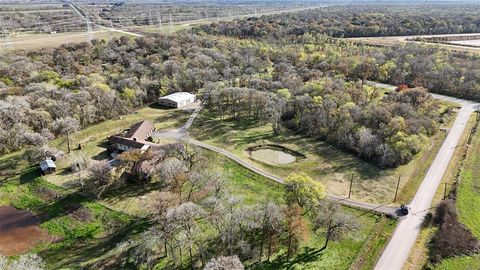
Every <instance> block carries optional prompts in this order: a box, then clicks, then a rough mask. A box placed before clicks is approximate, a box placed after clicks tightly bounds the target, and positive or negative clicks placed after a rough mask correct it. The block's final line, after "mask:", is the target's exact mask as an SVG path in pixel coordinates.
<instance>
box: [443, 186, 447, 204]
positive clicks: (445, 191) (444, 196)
mask: <svg viewBox="0 0 480 270" xmlns="http://www.w3.org/2000/svg"><path fill="white" fill-rule="evenodd" d="M447 185H448V183H445V188H444V189H443V199H444V200H445V199H446V198H447Z"/></svg>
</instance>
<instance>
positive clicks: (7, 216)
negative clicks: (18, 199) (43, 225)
mask: <svg viewBox="0 0 480 270" xmlns="http://www.w3.org/2000/svg"><path fill="white" fill-rule="evenodd" d="M39 224H40V220H39V219H38V218H37V217H36V216H34V215H32V214H31V213H30V212H28V211H21V210H18V209H16V208H14V207H12V206H0V254H2V255H5V256H11V255H18V254H22V253H25V252H28V251H29V250H30V249H31V248H32V247H33V246H35V245H36V244H37V243H38V242H39V241H41V240H42V239H43V238H44V237H45V236H46V234H45V232H44V231H43V230H42V229H40V227H38V225H39Z"/></svg>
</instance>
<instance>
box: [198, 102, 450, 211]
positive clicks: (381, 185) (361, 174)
mask: <svg viewBox="0 0 480 270" xmlns="http://www.w3.org/2000/svg"><path fill="white" fill-rule="evenodd" d="M454 118H455V114H454V113H452V115H451V116H450V117H449V119H448V120H447V124H446V125H447V126H449V125H451V124H452V123H453V120H454ZM190 133H191V135H192V136H193V137H194V138H196V139H198V140H200V141H204V142H206V143H208V144H212V145H215V146H217V147H221V148H225V149H226V150H228V151H231V152H232V153H234V154H236V155H237V156H239V157H240V158H243V159H244V160H245V161H249V162H252V163H254V164H255V165H256V166H258V167H261V168H263V169H264V170H266V171H268V172H270V173H273V174H276V175H278V176H280V177H286V176H288V174H290V173H291V172H306V173H307V174H308V175H310V176H311V177H313V178H314V179H316V180H318V181H321V182H323V183H324V184H325V185H326V186H327V189H328V192H329V193H332V194H336V195H347V194H348V189H349V184H350V180H351V177H352V175H353V176H354V181H353V188H352V198H354V199H357V200H362V201H369V202H375V203H391V202H392V201H393V198H394V194H395V187H396V184H397V180H398V176H399V175H401V176H402V178H401V182H400V183H401V190H400V192H399V196H398V200H397V202H405V203H406V202H409V201H410V199H411V198H412V197H413V196H414V194H415V192H416V190H417V188H418V185H420V183H421V181H422V180H423V177H424V175H425V173H426V171H427V170H428V168H429V166H430V164H431V162H432V161H433V159H434V158H435V156H436V153H437V151H438V149H439V148H440V146H441V144H442V143H443V140H444V139H445V136H446V134H445V132H441V131H440V132H438V134H437V135H435V136H433V137H432V138H431V140H430V141H429V142H428V143H426V147H425V149H424V150H423V151H422V152H421V153H420V154H419V155H418V156H417V157H416V158H415V159H414V160H413V161H412V162H410V163H409V164H407V165H404V166H400V167H398V168H396V169H379V168H378V167H376V166H374V165H373V164H370V163H368V162H366V161H364V160H361V159H359V158H358V157H356V156H355V155H353V154H350V153H346V152H344V151H342V150H339V149H338V148H336V147H335V146H331V145H328V144H327V143H325V142H323V141H319V140H316V139H312V138H308V137H305V136H303V135H298V134H294V133H291V132H286V133H285V134H282V135H278V136H275V135H274V134H273V132H272V128H271V126H270V124H265V125H258V126H255V125H248V124H243V123H237V122H235V121H230V120H224V121H222V120H220V119H219V118H217V117H216V116H215V115H213V114H212V113H209V112H208V111H203V113H202V114H201V115H200V116H199V117H198V118H197V120H196V121H195V122H194V125H193V127H192V130H191V131H190ZM266 143H272V144H279V145H282V146H285V147H288V148H290V149H292V150H296V151H299V152H301V153H303V154H304V155H305V156H306V158H305V159H300V160H298V161H297V162H294V163H291V164H287V165H278V166H272V165H269V164H266V163H262V162H259V161H256V160H252V159H251V158H250V157H249V155H248V153H247V152H246V149H247V148H248V147H250V146H254V145H257V144H266Z"/></svg>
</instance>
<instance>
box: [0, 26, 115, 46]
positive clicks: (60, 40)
mask: <svg viewBox="0 0 480 270" xmlns="http://www.w3.org/2000/svg"><path fill="white" fill-rule="evenodd" d="M121 35H122V34H120V33H118V32H110V31H107V30H98V31H93V32H92V37H93V38H95V39H106V40H109V39H111V38H113V37H119V36H121ZM87 38H88V34H87V32H86V31H85V32H67V33H56V34H35V33H22V34H18V35H15V36H13V37H11V38H10V41H9V42H8V43H4V41H2V43H0V49H2V50H7V49H8V50H27V51H28V50H38V49H42V48H52V47H58V46H60V45H62V44H65V43H79V42H86V41H87Z"/></svg>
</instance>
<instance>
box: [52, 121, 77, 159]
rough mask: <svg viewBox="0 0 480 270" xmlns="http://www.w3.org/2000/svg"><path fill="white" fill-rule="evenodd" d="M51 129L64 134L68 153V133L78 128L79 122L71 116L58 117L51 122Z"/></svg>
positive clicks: (69, 149)
mask: <svg viewBox="0 0 480 270" xmlns="http://www.w3.org/2000/svg"><path fill="white" fill-rule="evenodd" d="M52 129H53V130H54V131H55V133H56V134H57V135H65V136H66V139H67V149H68V153H70V152H71V148H70V135H71V134H72V133H74V132H75V131H77V130H79V129H80V124H79V123H78V120H77V119H75V118H72V117H64V118H59V119H57V120H55V121H54V122H53V124H52Z"/></svg>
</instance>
